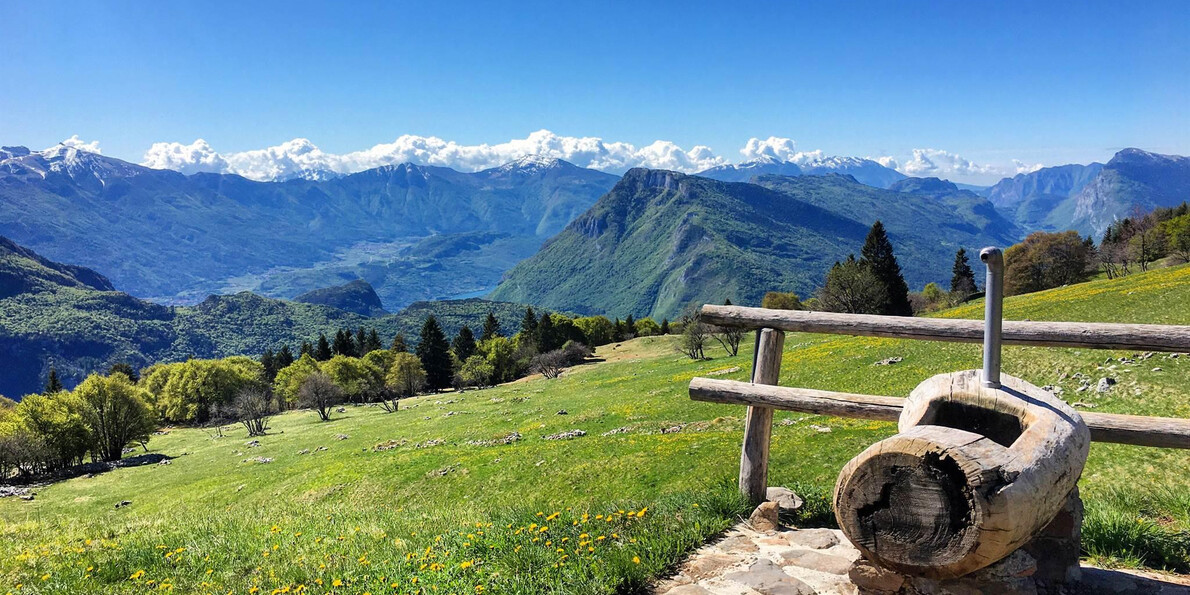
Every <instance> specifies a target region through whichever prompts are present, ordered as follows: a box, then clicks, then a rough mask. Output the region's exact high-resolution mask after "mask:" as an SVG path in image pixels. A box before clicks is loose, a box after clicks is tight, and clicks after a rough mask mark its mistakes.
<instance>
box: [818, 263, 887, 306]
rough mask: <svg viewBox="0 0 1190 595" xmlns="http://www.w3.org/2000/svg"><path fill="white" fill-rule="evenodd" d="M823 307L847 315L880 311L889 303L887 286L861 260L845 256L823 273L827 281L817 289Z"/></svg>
mask: <svg viewBox="0 0 1190 595" xmlns="http://www.w3.org/2000/svg"><path fill="white" fill-rule="evenodd" d="M818 300H819V303H820V305H821V307H822V309H823V310H826V311H828V312H846V313H848V314H880V313H882V312H885V311H886V308H887V305H888V291H887V288H886V286H885V284H884V282H882V281H881V280H880V278H879V277H877V276H876V273H874V272H873V271H872V267H870V266H868V265H867V263H865V262H863V261H858V260H855V257H854V256H848V257H847V260H845V261H843V262H836V263H835V266H833V267H831V270H830V272H828V273H827V274H826V283H824V284H823V286H822V288H821V289H819V290H818Z"/></svg>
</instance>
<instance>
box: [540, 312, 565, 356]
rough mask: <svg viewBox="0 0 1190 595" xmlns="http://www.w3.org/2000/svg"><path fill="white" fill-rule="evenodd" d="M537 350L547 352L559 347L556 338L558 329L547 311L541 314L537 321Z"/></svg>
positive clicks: (559, 344)
mask: <svg viewBox="0 0 1190 595" xmlns="http://www.w3.org/2000/svg"><path fill="white" fill-rule="evenodd" d="M536 335H537V341H536V343H537V350H538V351H540V352H541V353H548V352H550V351H553V350H555V349H557V348H559V347H561V346H562V345H561V343H560V342H559V340H558V329H557V328H556V327H555V326H554V318H553V317H552V316H550V313H549V312H546V313H545V314H542V315H541V319H539V320H538V321H537V333H536Z"/></svg>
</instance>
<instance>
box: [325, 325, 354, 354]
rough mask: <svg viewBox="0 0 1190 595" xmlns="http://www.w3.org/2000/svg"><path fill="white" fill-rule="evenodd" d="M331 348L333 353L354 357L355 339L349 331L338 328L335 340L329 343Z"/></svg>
mask: <svg viewBox="0 0 1190 595" xmlns="http://www.w3.org/2000/svg"><path fill="white" fill-rule="evenodd" d="M331 350H332V351H334V353H335V355H346V356H347V357H355V356H356V350H355V339H354V338H352V336H351V331H348V330H341V329H340V330H339V332H337V333H335V342H334V343H333V344H332V345H331Z"/></svg>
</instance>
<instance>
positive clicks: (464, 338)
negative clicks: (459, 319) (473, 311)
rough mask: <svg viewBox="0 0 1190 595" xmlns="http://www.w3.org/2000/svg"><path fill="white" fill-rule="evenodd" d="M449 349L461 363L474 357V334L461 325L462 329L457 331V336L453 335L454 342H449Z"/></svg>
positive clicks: (468, 328)
mask: <svg viewBox="0 0 1190 595" xmlns="http://www.w3.org/2000/svg"><path fill="white" fill-rule="evenodd" d="M451 349H453V350H454V352H455V357H457V358H459V361H461V362H465V361H467V358H469V357H471V356H473V355H475V334H474V333H472V332H471V328H470V327H468V326H467V325H463V328H461V329H459V334H458V335H455V340H454V341H453V342H451Z"/></svg>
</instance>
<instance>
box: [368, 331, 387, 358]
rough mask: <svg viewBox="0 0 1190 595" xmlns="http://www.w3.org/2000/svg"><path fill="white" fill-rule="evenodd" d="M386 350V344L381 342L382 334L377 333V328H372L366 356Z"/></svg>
mask: <svg viewBox="0 0 1190 595" xmlns="http://www.w3.org/2000/svg"><path fill="white" fill-rule="evenodd" d="M381 349H384V344H383V343H381V342H380V333H377V332H376V327H372V331H371V332H369V333H368V348H367V349H365V350H364V355H367V354H369V353H372V352H373V351H379V350H381Z"/></svg>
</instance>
